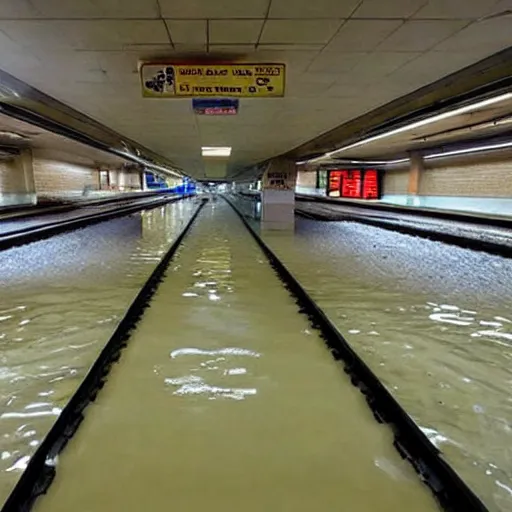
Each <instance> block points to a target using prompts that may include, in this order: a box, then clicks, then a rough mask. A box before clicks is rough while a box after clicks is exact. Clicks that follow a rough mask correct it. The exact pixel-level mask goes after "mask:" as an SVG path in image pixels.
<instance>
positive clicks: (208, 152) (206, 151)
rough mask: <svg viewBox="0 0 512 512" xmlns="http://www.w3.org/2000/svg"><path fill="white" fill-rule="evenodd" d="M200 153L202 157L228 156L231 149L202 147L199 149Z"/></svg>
mask: <svg viewBox="0 0 512 512" xmlns="http://www.w3.org/2000/svg"><path fill="white" fill-rule="evenodd" d="M201 153H202V155H203V156H223V157H226V156H230V155H231V148H230V147H226V146H224V147H223V146H220V147H213V146H203V147H202V148H201Z"/></svg>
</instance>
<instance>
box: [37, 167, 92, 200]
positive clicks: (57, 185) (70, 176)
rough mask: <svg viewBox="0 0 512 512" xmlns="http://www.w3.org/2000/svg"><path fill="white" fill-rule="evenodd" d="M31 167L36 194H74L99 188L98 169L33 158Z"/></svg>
mask: <svg viewBox="0 0 512 512" xmlns="http://www.w3.org/2000/svg"><path fill="white" fill-rule="evenodd" d="M33 167H34V181H35V184H36V191H37V195H38V196H62V195H70V196H75V195H82V194H83V193H84V191H86V190H87V189H93V190H97V189H98V188H99V172H98V170H96V169H94V168H92V167H88V166H86V165H77V164H69V163H67V162H61V161H58V160H51V159H46V158H34V160H33Z"/></svg>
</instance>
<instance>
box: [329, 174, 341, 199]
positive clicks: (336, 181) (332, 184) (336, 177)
mask: <svg viewBox="0 0 512 512" xmlns="http://www.w3.org/2000/svg"><path fill="white" fill-rule="evenodd" d="M341 173H342V171H331V172H330V173H329V190H328V195H329V197H340V189H341Z"/></svg>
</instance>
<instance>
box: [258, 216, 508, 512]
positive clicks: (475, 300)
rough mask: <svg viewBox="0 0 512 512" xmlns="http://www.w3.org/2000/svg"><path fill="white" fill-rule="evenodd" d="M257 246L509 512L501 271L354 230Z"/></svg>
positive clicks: (279, 238)
mask: <svg viewBox="0 0 512 512" xmlns="http://www.w3.org/2000/svg"><path fill="white" fill-rule="evenodd" d="M264 238H265V240H266V241H267V242H268V243H269V244H270V246H271V247H272V248H273V249H274V250H275V251H276V253H277V254H278V256H279V257H280V258H281V259H282V261H284V262H285V264H286V265H287V266H288V268H289V269H290V270H291V271H292V273H293V274H294V275H295V276H296V277H297V278H298V279H299V280H300V281H301V283H302V284H303V285H304V286H305V287H306V289H307V290H308V292H309V293H310V294H311V296H312V297H313V298H314V299H315V300H317V302H318V304H319V305H320V306H321V307H322V308H323V309H324V311H325V312H326V313H327V314H328V315H329V317H330V318H331V320H332V321H333V322H334V323H335V324H336V325H337V326H338V328H339V329H340V331H341V332H342V333H343V334H344V335H345V336H346V338H347V339H348V341H349V342H350V344H351V345H352V346H353V347H354V348H355V349H356V350H357V352H358V353H359V354H360V355H361V356H362V357H363V359H364V360H365V361H366V362H367V363H368V364H369V366H370V367H371V368H372V369H373V371H374V372H375V373H376V374H377V375H378V377H379V378H380V379H381V380H382V381H383V382H384V383H385V384H386V385H387V387H388V389H390V390H391V391H392V393H393V395H394V396H395V397H396V398H397V399H398V401H399V402H400V403H401V405H402V406H403V407H404V408H405V409H406V410H407V412H408V413H409V414H411V415H412V417H413V418H414V420H415V421H416V423H417V424H418V425H419V426H421V427H422V429H423V430H424V432H425V433H426V434H427V436H428V437H429V438H430V439H431V441H432V442H433V443H434V444H435V445H436V446H438V447H439V448H440V449H441V450H442V452H443V453H444V454H445V457H446V458H447V460H448V461H449V463H450V464H451V465H452V467H454V469H456V470H457V471H458V472H459V474H460V475H461V476H462V477H463V478H464V479H465V481H466V482H467V483H468V484H469V485H470V486H471V487H472V489H473V490H474V491H475V492H476V493H477V494H478V495H479V496H480V497H481V498H482V500H483V501H484V502H485V504H486V505H487V506H488V507H489V509H490V510H492V511H503V512H505V511H510V510H512V448H511V447H512V397H511V389H512V298H511V297H510V290H511V289H512V261H511V260H507V259H503V258H499V257H494V256H490V255H487V254H483V253H475V252H472V251H468V250H465V249H461V248H457V247H453V246H448V245H445V244H441V243H437V242H431V241H428V240H423V239H418V238H413V237H410V236H404V235H400V234H394V233H391V232H389V231H385V230H381V229H378V228H373V227H369V226H364V225H361V224H355V223H321V222H314V221H307V220H302V219H297V226H296V233H295V235H294V236H289V235H284V234H277V233H266V234H265V235H264Z"/></svg>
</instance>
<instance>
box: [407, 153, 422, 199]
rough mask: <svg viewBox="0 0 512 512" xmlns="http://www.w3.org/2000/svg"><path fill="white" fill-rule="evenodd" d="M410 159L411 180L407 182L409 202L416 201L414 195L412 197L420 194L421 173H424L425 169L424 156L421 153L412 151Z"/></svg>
mask: <svg viewBox="0 0 512 512" xmlns="http://www.w3.org/2000/svg"><path fill="white" fill-rule="evenodd" d="M410 159H411V166H410V168H409V182H408V184H407V196H408V202H409V200H410V201H411V202H415V201H414V197H411V196H417V195H419V192H420V181H421V175H422V173H423V169H424V161H423V156H422V155H421V154H419V153H411V155H410Z"/></svg>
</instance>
